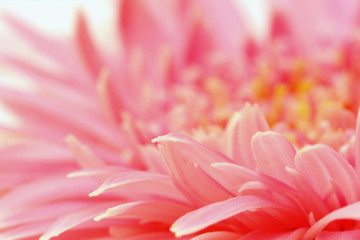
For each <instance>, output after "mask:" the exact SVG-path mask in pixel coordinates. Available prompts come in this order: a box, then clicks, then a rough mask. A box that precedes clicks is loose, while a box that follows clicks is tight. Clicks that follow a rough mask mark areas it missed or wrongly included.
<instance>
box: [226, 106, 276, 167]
mask: <svg viewBox="0 0 360 240" xmlns="http://www.w3.org/2000/svg"><path fill="white" fill-rule="evenodd" d="M267 130H269V125H268V124H267V122H266V120H265V118H264V116H263V115H262V113H261V111H260V109H259V107H258V106H257V105H254V106H251V105H250V104H249V103H246V104H245V106H244V108H243V109H242V110H241V112H240V113H237V114H235V116H234V117H233V118H232V119H231V120H230V122H229V124H228V126H227V127H226V133H225V134H226V139H227V140H226V141H227V142H226V145H227V149H226V154H227V155H228V156H229V157H230V158H231V159H233V160H234V161H235V162H237V163H238V164H239V165H241V166H244V167H247V168H250V169H255V161H254V157H253V153H252V151H251V138H252V137H253V135H254V134H255V133H257V132H258V131H267Z"/></svg>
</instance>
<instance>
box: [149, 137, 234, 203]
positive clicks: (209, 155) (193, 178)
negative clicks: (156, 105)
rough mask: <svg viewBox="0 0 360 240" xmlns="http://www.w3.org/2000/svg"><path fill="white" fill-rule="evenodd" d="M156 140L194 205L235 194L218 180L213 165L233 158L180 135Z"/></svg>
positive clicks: (178, 183) (180, 187) (177, 179)
mask: <svg viewBox="0 0 360 240" xmlns="http://www.w3.org/2000/svg"><path fill="white" fill-rule="evenodd" d="M153 142H157V143H158V144H159V149H160V151H161V153H162V154H163V157H164V160H165V163H166V164H167V166H168V169H169V171H170V174H171V176H172V178H173V181H175V184H176V186H177V187H178V188H179V190H180V191H181V192H182V193H183V194H184V195H185V196H186V197H187V198H189V200H190V201H192V202H193V203H194V204H197V205H200V206H202V205H204V204H208V203H211V202H216V201H221V200H224V199H227V198H229V197H231V196H233V195H232V194H231V193H230V192H229V191H228V190H227V189H225V187H224V186H223V185H221V184H220V183H219V182H218V181H217V179H215V177H216V175H217V176H219V177H221V174H219V173H218V172H217V171H216V170H215V169H214V168H212V167H211V165H210V164H211V163H214V162H217V161H219V162H228V161H230V159H228V158H227V157H225V156H224V155H222V154H220V153H218V152H216V151H214V150H212V149H209V148H207V147H205V146H203V145H201V144H199V143H197V142H195V141H193V140H191V139H190V138H188V137H185V136H183V135H180V134H169V135H165V136H161V137H158V138H156V139H154V140H153ZM213 176H215V177H213Z"/></svg>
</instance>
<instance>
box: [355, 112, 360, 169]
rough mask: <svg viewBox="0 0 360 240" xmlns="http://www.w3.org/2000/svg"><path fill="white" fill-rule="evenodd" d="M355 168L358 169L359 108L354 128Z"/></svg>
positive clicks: (359, 162) (359, 165) (359, 154)
mask: <svg viewBox="0 0 360 240" xmlns="http://www.w3.org/2000/svg"><path fill="white" fill-rule="evenodd" d="M355 168H356V169H357V170H358V171H359V170H360V110H359V112H358V115H357V119H356V129H355Z"/></svg>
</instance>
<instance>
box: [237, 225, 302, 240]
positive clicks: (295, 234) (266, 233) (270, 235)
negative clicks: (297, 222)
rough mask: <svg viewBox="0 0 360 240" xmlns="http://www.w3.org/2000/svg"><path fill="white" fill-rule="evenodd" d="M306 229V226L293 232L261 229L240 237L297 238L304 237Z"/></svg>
mask: <svg viewBox="0 0 360 240" xmlns="http://www.w3.org/2000/svg"><path fill="white" fill-rule="evenodd" d="M305 231H306V229H305V228H299V229H297V230H294V231H292V232H289V231H283V232H272V231H267V230H259V231H255V232H252V233H249V234H246V235H245V236H243V237H241V238H239V240H254V239H257V240H297V239H303V238H302V236H303V235H304V233H305Z"/></svg>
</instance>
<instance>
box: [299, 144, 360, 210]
mask: <svg viewBox="0 0 360 240" xmlns="http://www.w3.org/2000/svg"><path fill="white" fill-rule="evenodd" d="M296 166H297V169H298V170H299V173H300V174H301V175H303V176H304V177H305V178H306V179H307V180H308V181H309V183H310V184H311V185H312V187H313V188H314V190H315V191H316V192H317V193H318V195H319V196H320V197H321V198H323V199H325V197H329V196H331V195H332V194H335V196H336V197H337V199H336V200H334V201H335V202H334V203H333V204H335V205H333V206H332V207H334V208H336V207H337V206H338V205H337V204H341V202H342V201H343V200H342V199H343V198H345V200H346V202H347V203H353V202H355V201H358V200H359V199H360V180H359V176H358V174H357V173H356V172H355V170H354V169H353V168H352V166H351V165H350V164H349V162H348V161H346V160H345V159H344V158H343V157H342V156H341V155H340V154H339V153H337V152H335V151H334V150H333V149H331V148H330V147H327V146H325V145H315V146H312V147H305V148H304V149H302V150H300V151H299V152H298V154H297V155H296ZM329 194H330V195H329ZM336 202H338V203H336ZM342 204H346V203H342Z"/></svg>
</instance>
